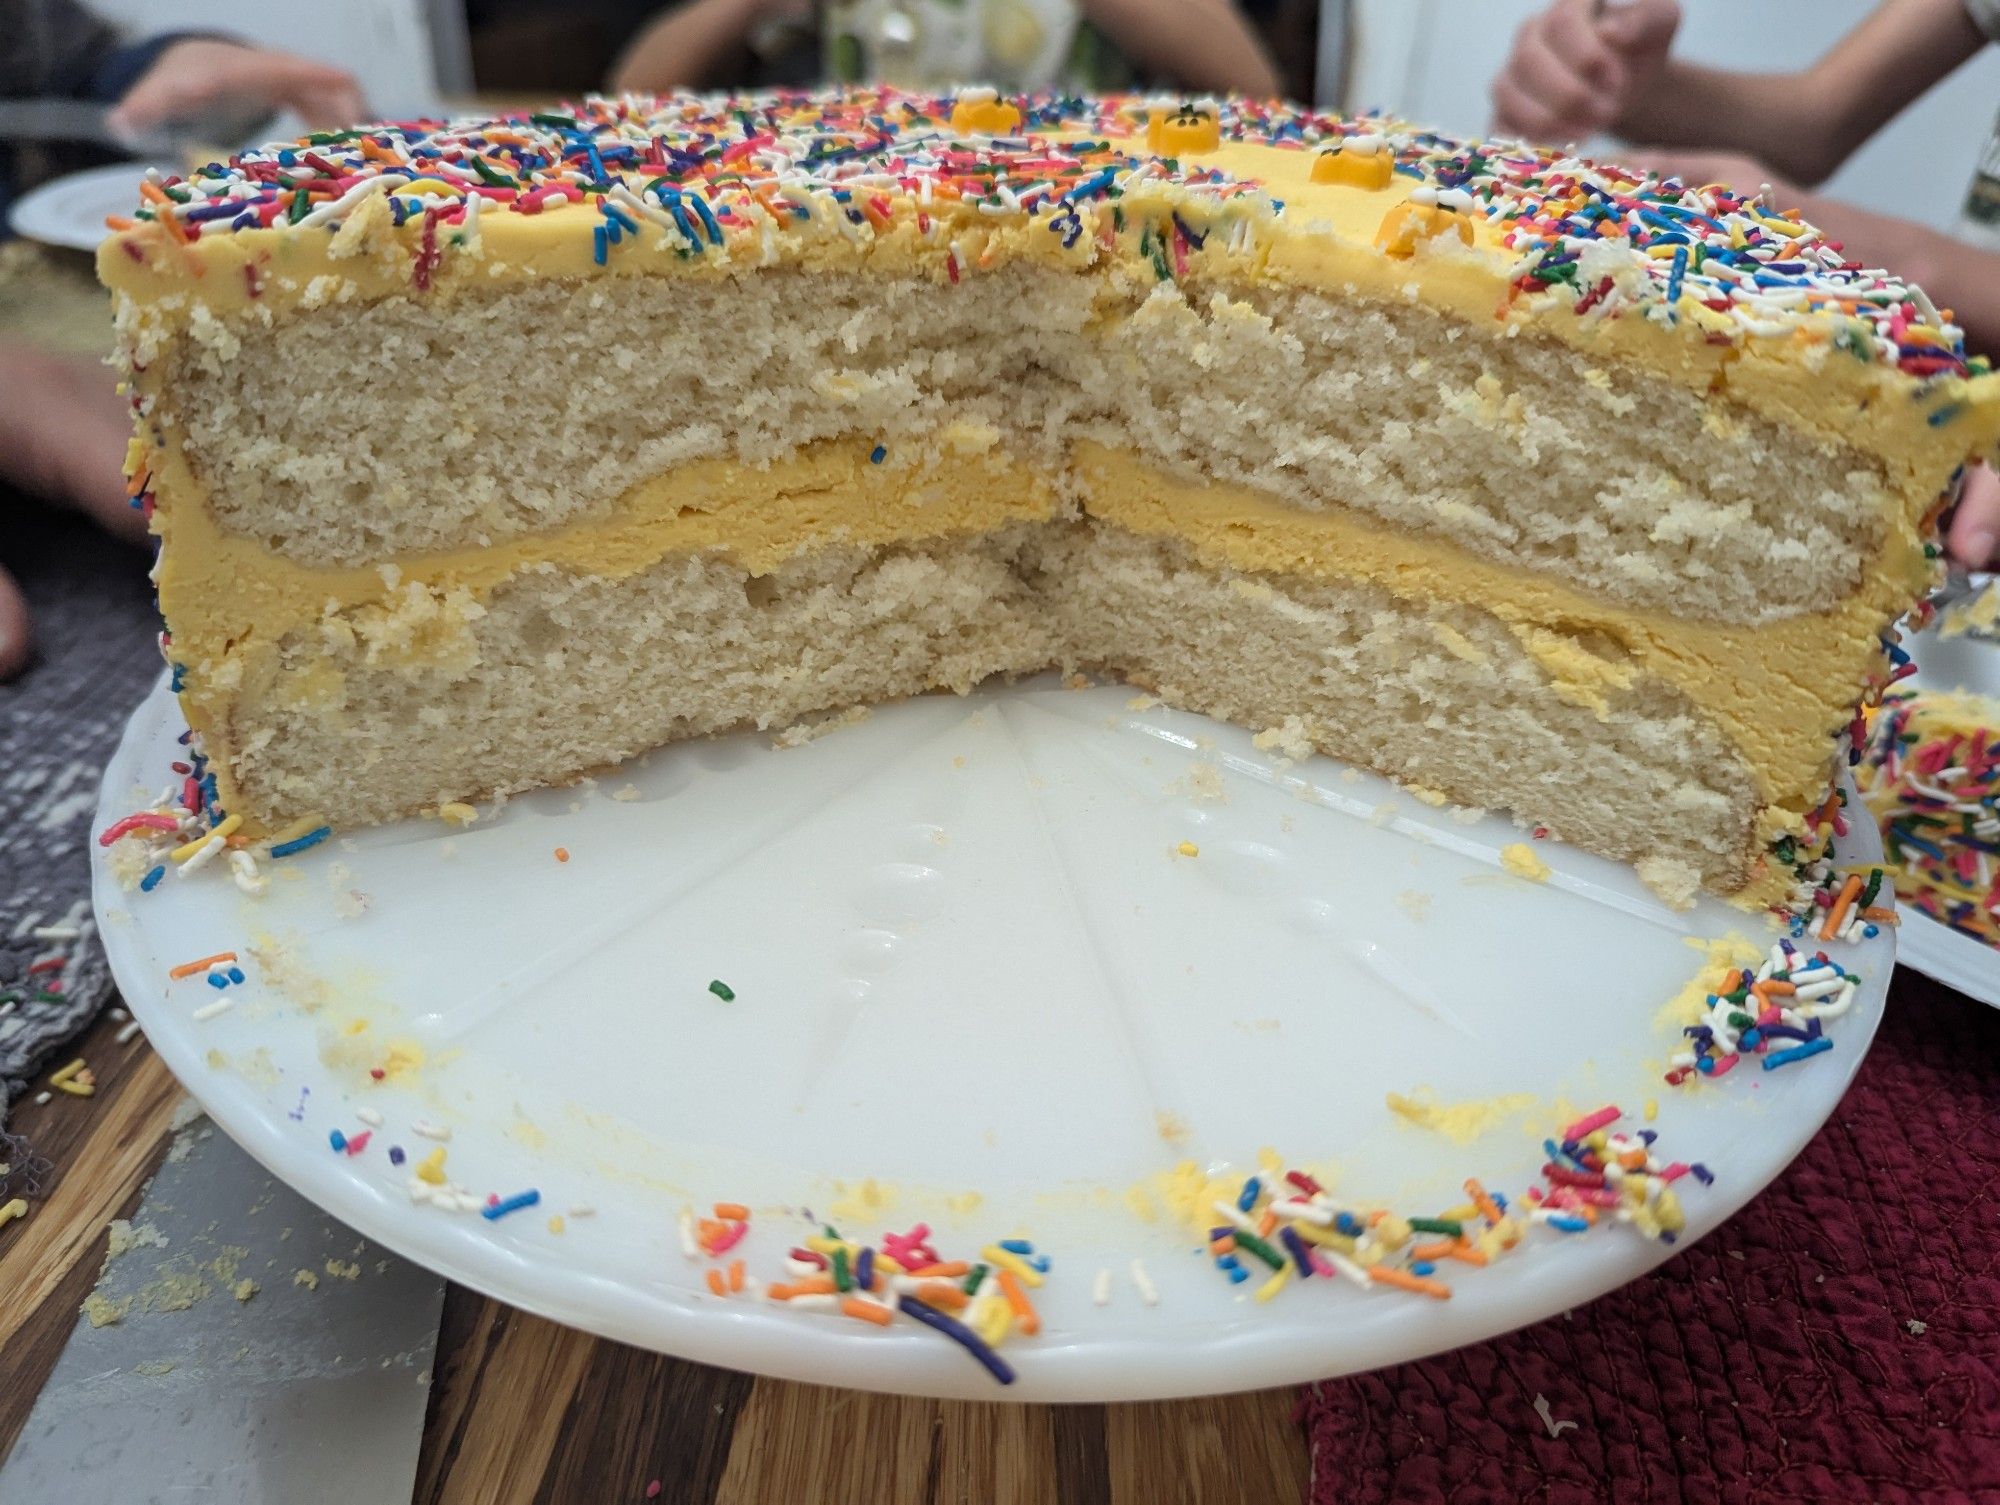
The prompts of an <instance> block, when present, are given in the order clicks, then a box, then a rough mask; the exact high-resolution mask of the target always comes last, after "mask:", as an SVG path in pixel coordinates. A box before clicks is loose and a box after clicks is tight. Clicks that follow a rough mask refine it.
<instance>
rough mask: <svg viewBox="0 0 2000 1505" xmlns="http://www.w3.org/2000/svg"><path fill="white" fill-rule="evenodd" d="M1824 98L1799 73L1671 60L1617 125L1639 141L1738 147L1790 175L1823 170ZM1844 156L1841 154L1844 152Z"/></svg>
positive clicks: (1817, 175) (1808, 179)
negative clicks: (1732, 68) (1736, 69)
mask: <svg viewBox="0 0 2000 1505" xmlns="http://www.w3.org/2000/svg"><path fill="white" fill-rule="evenodd" d="M1822 109H1823V101H1821V100H1818V99H1816V98H1815V97H1814V94H1813V92H1812V91H1811V90H1809V89H1806V88H1805V87H1803V78H1802V76H1797V75H1790V74H1763V73H1734V72H1731V71H1730V70H1728V69H1726V68H1710V67H1707V66H1705V65H1704V64H1701V63H1688V62H1682V61H1680V60H1679V59H1674V60H1672V61H1670V62H1668V64H1667V65H1666V67H1664V68H1662V69H1661V70H1660V73H1659V76H1658V77H1657V78H1656V79H1654V80H1653V82H1652V83H1651V84H1650V85H1649V86H1648V87H1647V88H1645V89H1644V90H1642V91H1641V92H1640V93H1638V94H1637V95H1635V96H1634V97H1633V99H1632V102H1631V103H1630V104H1629V105H1627V106H1626V108H1625V110H1624V113H1622V114H1621V115H1620V116H1619V117H1618V120H1617V121H1616V123H1615V126H1614V129H1615V130H1616V131H1617V133H1618V134H1619V135H1620V136H1622V137H1624V138H1625V139H1626V140H1627V141H1629V142H1632V143H1633V144H1634V145H1637V146H1665V147H1693V148H1697V149H1699V150H1702V151H1725V152H1740V153H1742V154H1743V155H1744V156H1747V157H1755V158H1756V159H1757V160H1758V161H1760V162H1767V163H1769V164H1770V165H1771V166H1772V167H1774V168H1776V169H1777V170H1778V171H1779V172H1781V173H1783V174H1784V175H1785V176H1786V177H1788V178H1793V179H1796V180H1797V181H1799V182H1802V183H1817V182H1819V181H1821V180H1822V179H1823V178H1825V176H1826V169H1825V168H1824V167H1823V166H1822V165H1821V162H1820V155H1821V154H1820V152H1819V149H1818V147H1819V143H1820V142H1821V141H1822V140H1823V138H1824V133H1825V130H1826V122H1825V121H1824V120H1823V119H1822V118H1821V112H1822ZM1843 155H1844V153H1843Z"/></svg>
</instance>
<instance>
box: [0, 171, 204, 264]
mask: <svg viewBox="0 0 2000 1505" xmlns="http://www.w3.org/2000/svg"><path fill="white" fill-rule="evenodd" d="M149 166H158V167H159V168H160V169H161V170H162V171H163V172H178V171H180V168H179V167H178V166H177V165H170V164H166V163H146V162H113V163H110V164H108V165H107V166H104V167H87V168H85V169H84V170H83V171H82V172H72V173H65V174H64V175H63V176H62V177H60V178H52V179H50V180H49V181H48V182H46V183H44V184H42V185H41V186H40V187H38V188H34V189H31V190H29V191H28V192H27V193H24V194H22V195H21V197H20V198H18V199H16V200H15V201H14V207H13V209H12V210H11V211H10V212H9V213H8V216H7V222H8V223H9V224H10V225H12V226H13V227H14V233H15V234H16V235H20V236H23V237H25V238H26V239H28V240H39V241H42V242H43V243H45V244H47V245H51V246H66V247H68V248H69V249H71V250H73V251H95V250H96V249H97V243H98V242H99V241H101V240H103V239H104V236H105V229H104V217H105V216H106V215H107V214H124V215H129V214H131V212H132V211H133V210H134V209H136V208H138V207H139V180H140V179H141V178H143V177H144V176H145V175H146V169H147V167H149Z"/></svg>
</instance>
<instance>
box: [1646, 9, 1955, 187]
mask: <svg viewBox="0 0 2000 1505" xmlns="http://www.w3.org/2000/svg"><path fill="white" fill-rule="evenodd" d="M1985 45H1986V38H1985V36H1984V35H1983V34H1982V33H1981V32H1980V30H1979V28H1978V27H1977V26H1976V25H1974V24H1973V21H1972V18H1971V17H1970V16H1969V15H1968V14H1967V13H1966V9H1965V5H1964V0H1883V3H1882V4H1880V5H1879V6H1877V7H1876V8H1875V10H1874V11H1873V12H1872V13H1871V14H1870V15H1869V16H1868V18H1867V19H1866V20H1865V21H1863V22H1862V23H1861V24H1860V25H1859V26H1857V27H1855V28H1854V30H1852V31H1850V32H1849V33H1848V34H1847V35H1846V36H1844V37H1842V38H1841V39H1840V40H1839V41H1838V42H1836V43H1835V44H1834V46H1833V49H1832V50H1831V51H1830V52H1828V53H1827V54H1826V56H1824V57H1822V58H1821V59H1820V60H1819V61H1818V62H1817V63H1814V64H1813V65H1812V67H1810V68H1808V69H1806V70H1805V72H1803V73H1738V72H1733V71H1731V70H1729V69H1725V68H1710V67H1707V66H1705V65H1703V64H1700V63H1688V62H1681V61H1678V60H1672V59H1670V60H1669V61H1668V62H1667V64H1666V66H1665V67H1664V68H1662V69H1661V70H1660V71H1659V72H1658V73H1657V74H1656V75H1655V76H1654V77H1653V78H1652V79H1651V80H1649V81H1648V82H1647V84H1646V85H1645V87H1644V88H1642V89H1641V90H1639V91H1638V92H1637V93H1636V94H1635V95H1634V97H1633V98H1632V99H1631V101H1630V102H1629V103H1628V104H1627V105H1626V107H1625V109H1624V110H1623V111H1622V112H1621V113H1620V115H1619V117H1618V119H1617V120H1616V122H1615V123H1614V129H1615V130H1616V131H1617V133H1618V134H1619V135H1621V136H1623V137H1624V138H1625V139H1627V140H1628V141H1633V142H1638V143H1642V144H1644V145H1648V146H1687V147H1700V148H1705V149H1709V150H1715V151H1729V152H1741V153H1744V154H1745V155H1747V156H1751V157H1755V158H1757V159H1758V160H1759V161H1761V162H1767V163H1769V164H1770V165H1771V166H1772V167H1774V168H1776V169H1777V170H1778V171H1779V172H1781V173H1783V174H1785V175H1786V176H1787V177H1789V178H1792V179H1794V180H1795V181H1797V182H1800V183H1807V184H1812V183H1820V182H1824V181H1825V180H1826V179H1827V177H1829V176H1830V175H1831V174H1832V173H1833V171H1834V169H1836V168H1837V167H1839V166H1840V164H1841V163H1843V162H1845V161H1846V160H1847V158H1848V157H1849V156H1850V155H1852V153H1853V152H1854V150H1855V149H1856V148H1857V147H1859V146H1860V145H1861V144H1862V143H1863V142H1864V141H1866V140H1867V139H1868V138H1869V137H1870V136H1872V135H1874V134H1875V132H1876V131H1877V130H1879V129H1880V128H1881V127H1882V126H1883V125H1884V124H1885V123H1887V122H1888V121H1889V119H1890V118H1891V117H1893V116H1894V115H1896V114H1897V113H1898V112H1899V111H1901V110H1902V109H1903V108H1904V107H1905V106H1906V105H1908V104H1910V103H1911V102H1912V101H1914V100H1916V99H1917V98H1919V97H1920V96H1921V95H1923V94H1924V93H1926V92H1927V91H1928V90H1929V89H1930V88H1931V86H1932V85H1933V84H1935V83H1936V82H1937V81H1938V80H1939V79H1941V78H1943V77H1944V76H1945V75H1946V74H1948V73H1950V72H1951V71H1952V70H1953V69H1954V68H1956V67H1958V66H1959V64H1961V63H1963V62H1965V61H1966V59H1968V58H1970V57H1971V56H1972V55H1973V54H1974V53H1976V52H1978V51H1979V50H1980V48H1982V47H1984V46H1985Z"/></svg>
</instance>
